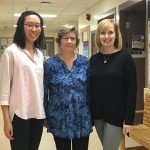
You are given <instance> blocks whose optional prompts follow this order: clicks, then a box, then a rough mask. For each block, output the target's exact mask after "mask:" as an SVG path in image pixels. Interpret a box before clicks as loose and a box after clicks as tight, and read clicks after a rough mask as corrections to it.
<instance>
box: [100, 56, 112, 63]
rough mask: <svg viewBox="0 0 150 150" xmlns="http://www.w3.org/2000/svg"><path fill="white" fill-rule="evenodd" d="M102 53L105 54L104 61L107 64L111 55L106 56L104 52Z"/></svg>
mask: <svg viewBox="0 0 150 150" xmlns="http://www.w3.org/2000/svg"><path fill="white" fill-rule="evenodd" d="M102 55H103V62H104V64H107V62H108V59H109V58H110V55H107V56H105V55H104V54H102Z"/></svg>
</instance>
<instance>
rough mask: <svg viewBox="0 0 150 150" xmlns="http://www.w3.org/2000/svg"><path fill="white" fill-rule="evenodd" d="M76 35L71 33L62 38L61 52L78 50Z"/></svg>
mask: <svg viewBox="0 0 150 150" xmlns="http://www.w3.org/2000/svg"><path fill="white" fill-rule="evenodd" d="M76 40H77V38H76V35H75V33H74V32H69V33H67V34H66V35H64V36H63V37H62V38H61V41H60V50H61V51H67V52H74V50H75V49H76Z"/></svg>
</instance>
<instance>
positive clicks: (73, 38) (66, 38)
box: [62, 37, 76, 42]
mask: <svg viewBox="0 0 150 150" xmlns="http://www.w3.org/2000/svg"><path fill="white" fill-rule="evenodd" d="M62 39H63V41H65V42H67V41H68V40H70V41H71V42H75V41H76V38H75V37H63V38H62Z"/></svg>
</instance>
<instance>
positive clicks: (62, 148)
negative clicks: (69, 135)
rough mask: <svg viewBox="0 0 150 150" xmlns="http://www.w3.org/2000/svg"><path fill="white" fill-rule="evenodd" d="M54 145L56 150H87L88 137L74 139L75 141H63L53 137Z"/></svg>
mask: <svg viewBox="0 0 150 150" xmlns="http://www.w3.org/2000/svg"><path fill="white" fill-rule="evenodd" d="M54 140H55V144H56V148H57V150H71V142H72V150H88V143H89V136H86V137H82V138H76V139H72V140H69V139H63V138H60V137H57V136H54Z"/></svg>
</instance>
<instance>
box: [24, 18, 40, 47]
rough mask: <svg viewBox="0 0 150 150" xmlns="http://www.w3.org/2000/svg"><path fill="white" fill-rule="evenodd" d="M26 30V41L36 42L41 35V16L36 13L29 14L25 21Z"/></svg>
mask: <svg viewBox="0 0 150 150" xmlns="http://www.w3.org/2000/svg"><path fill="white" fill-rule="evenodd" d="M24 32H25V38H26V43H32V44H33V43H34V42H35V41H36V40H37V39H38V38H39V36H40V33H41V23H40V18H39V17H38V16H36V15H29V16H27V17H26V18H25V21H24Z"/></svg>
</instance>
